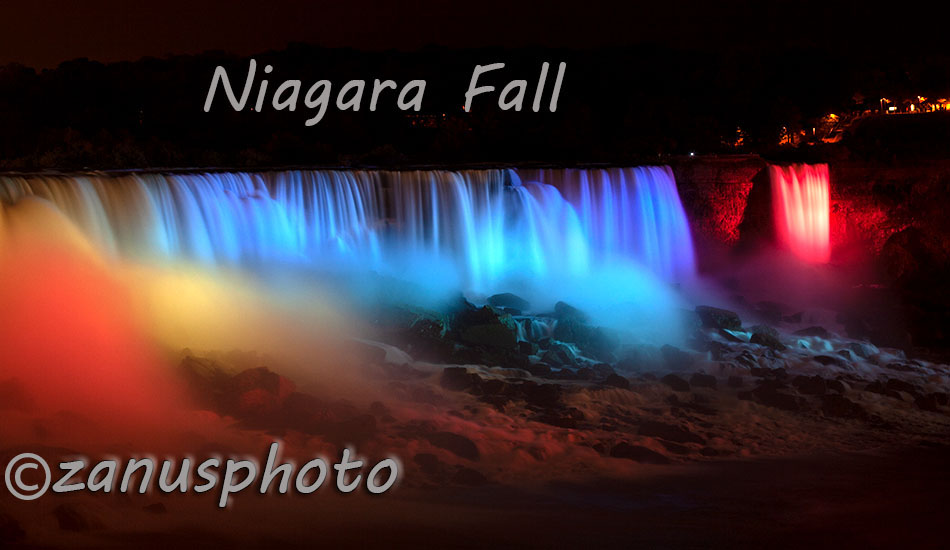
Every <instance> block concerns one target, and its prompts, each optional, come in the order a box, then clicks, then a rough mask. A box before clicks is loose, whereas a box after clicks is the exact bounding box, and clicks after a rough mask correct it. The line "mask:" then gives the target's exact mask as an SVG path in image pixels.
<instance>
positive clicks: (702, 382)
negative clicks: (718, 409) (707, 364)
mask: <svg viewBox="0 0 950 550" xmlns="http://www.w3.org/2000/svg"><path fill="white" fill-rule="evenodd" d="M689 385H690V386H695V387H697V388H715V387H716V377H715V376H713V375H711V374H705V373H701V372H694V373H693V375H692V376H691V377H690V378H689Z"/></svg>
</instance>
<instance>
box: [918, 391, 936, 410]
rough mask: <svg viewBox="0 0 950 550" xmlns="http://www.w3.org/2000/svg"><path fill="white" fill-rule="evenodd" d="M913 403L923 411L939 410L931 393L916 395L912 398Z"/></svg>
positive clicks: (934, 396)
mask: <svg viewBox="0 0 950 550" xmlns="http://www.w3.org/2000/svg"><path fill="white" fill-rule="evenodd" d="M914 403H916V405H917V407H919V408H920V410H923V411H929V412H939V410H940V409H938V402H937V397H936V395H934V394H932V393H930V394H927V395H921V396H918V397H917V398H916V399H914Z"/></svg>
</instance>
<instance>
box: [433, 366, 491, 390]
mask: <svg viewBox="0 0 950 550" xmlns="http://www.w3.org/2000/svg"><path fill="white" fill-rule="evenodd" d="M480 381H481V378H480V377H479V376H478V375H477V374H474V373H469V372H468V369H466V368H465V367H446V368H444V369H442V378H441V379H440V380H439V384H440V385H441V386H442V387H443V388H445V389H447V390H453V391H464V390H467V389H470V388H472V387H474V386H476V385H477V384H478V383H479V382H480Z"/></svg>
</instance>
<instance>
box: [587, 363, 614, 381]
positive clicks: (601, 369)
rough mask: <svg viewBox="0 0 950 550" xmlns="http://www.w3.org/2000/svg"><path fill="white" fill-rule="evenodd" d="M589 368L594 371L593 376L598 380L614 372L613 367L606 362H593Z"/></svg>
mask: <svg viewBox="0 0 950 550" xmlns="http://www.w3.org/2000/svg"><path fill="white" fill-rule="evenodd" d="M590 370H592V371H594V378H596V379H598V380H600V379H606V378H607V377H608V376H610V375H611V374H616V373H615V372H614V369H613V367H611V366H610V365H608V364H607V363H594V364H593V365H591V366H590Z"/></svg>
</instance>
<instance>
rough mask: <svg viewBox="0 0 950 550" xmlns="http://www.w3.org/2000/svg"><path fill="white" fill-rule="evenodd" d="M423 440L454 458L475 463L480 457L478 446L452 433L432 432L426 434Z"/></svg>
mask: <svg viewBox="0 0 950 550" xmlns="http://www.w3.org/2000/svg"><path fill="white" fill-rule="evenodd" d="M425 438H426V440H428V441H429V443H431V444H432V445H434V446H436V447H439V448H440V449H445V450H446V451H449V452H450V453H453V454H455V455H456V456H459V457H462V458H466V459H468V460H472V461H476V460H478V459H479V457H480V453H479V452H478V446H477V445H475V443H474V442H473V441H472V440H471V439H469V438H467V437H465V436H463V435H459V434H456V433H452V432H432V433H429V434H426V436H425Z"/></svg>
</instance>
